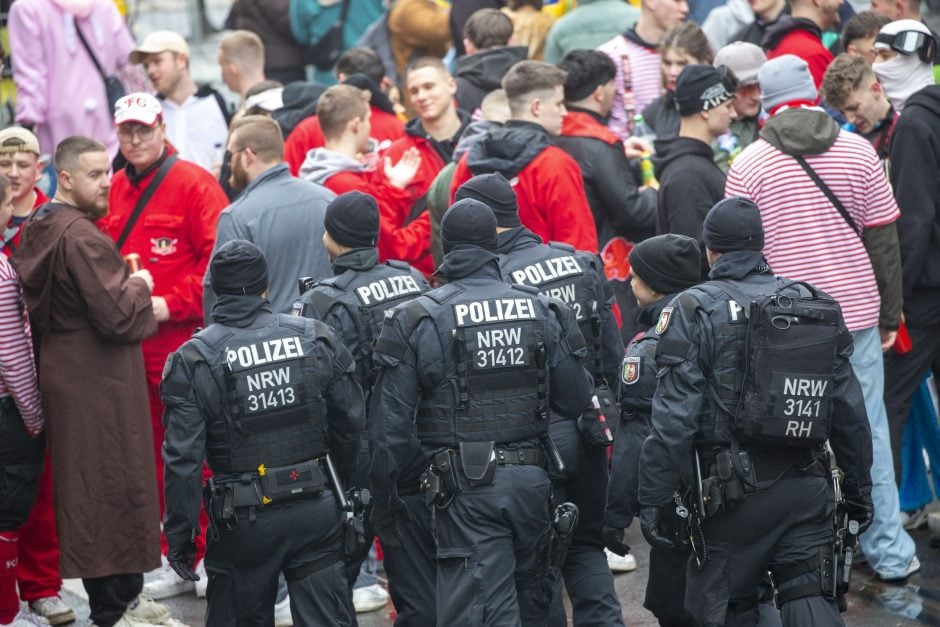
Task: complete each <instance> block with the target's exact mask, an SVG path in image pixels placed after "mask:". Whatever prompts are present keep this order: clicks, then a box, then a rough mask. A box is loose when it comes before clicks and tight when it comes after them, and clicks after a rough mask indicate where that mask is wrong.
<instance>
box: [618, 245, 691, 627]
mask: <svg viewBox="0 0 940 627" xmlns="http://www.w3.org/2000/svg"><path fill="white" fill-rule="evenodd" d="M701 256H702V253H701V251H700V249H699V245H698V242H696V241H695V240H694V239H692V238H691V237H686V236H685V235H674V234H669V235H657V236H656V237H653V238H650V239H647V240H644V241H642V242H640V243H639V244H637V245H636V246H634V247H633V250H631V251H630V274H631V278H630V287H631V289H632V290H633V296H634V298H636V301H637V304H638V306H639V313H638V315H637V323H638V324H639V325H640V327H641V328H643V329H645V331H644V332H641V333H639V334H638V335H637V336H636V337H635V338H634V339H633V341H631V342H630V344H629V345H628V346H627V352H626V355H625V356H624V358H623V363H622V368H621V372H620V382H621V384H622V386H621V390H620V417H619V420H620V426H619V427H618V428H617V435H616V438H615V440H614V452H613V456H612V459H611V466H610V482H609V484H608V489H607V511H606V512H605V515H604V529H603V536H604V541H605V544H606V545H607V548H608V549H609V550H611V551H613V552H614V553H617V554H622V553H625V552H626V551H628V550H629V547H628V546H627V545H625V544H624V543H623V534H624V528H625V527H628V526H629V525H630V523H631V522H632V521H633V518H634V517H635V516H636V515H637V514H638V513H639V503H638V502H637V498H638V496H637V482H638V473H639V463H638V462H639V458H640V449H641V448H642V446H643V441H644V440H646V438H647V436H648V435H649V434H650V414H651V413H652V401H653V393H654V392H655V391H656V356H655V353H656V343H657V341H658V340H659V335H658V334H657V333H656V329H655V328H653V326H654V325H655V324H656V321H657V320H658V319H659V315H660V313H661V312H662V310H663V309H664V308H665V307H666V305H667V304H668V303H669V302H670V301H671V300H672V298H673V296H675V295H676V294H677V293H679V292H681V291H682V290H685V289H687V288H689V287H692V286H693V285H695V284H696V283H698V282H699V280H700V279H701V276H702V271H701ZM670 521H672V519H670ZM688 556H689V550H688V547H680V548H677V549H663V548H659V547H655V546H654V547H651V549H650V564H649V579H648V580H647V583H646V598H645V599H644V601H643V607H645V608H646V609H648V610H649V611H650V612H652V613H653V614H655V615H656V618H657V619H659V621H660V624H661V625H676V626H678V625H693V624H695V620H694V618H693V617H692V615H691V614H689V613H688V612H687V611H686V610H685V608H684V607H683V603H682V601H683V598H684V596H685V563H686V561H687V559H688Z"/></svg>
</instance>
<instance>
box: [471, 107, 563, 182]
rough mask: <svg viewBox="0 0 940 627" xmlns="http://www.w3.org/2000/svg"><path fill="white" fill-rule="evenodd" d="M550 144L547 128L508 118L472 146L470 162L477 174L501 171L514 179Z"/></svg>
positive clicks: (509, 178)
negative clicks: (499, 126) (504, 122)
mask: <svg viewBox="0 0 940 627" xmlns="http://www.w3.org/2000/svg"><path fill="white" fill-rule="evenodd" d="M551 144H552V140H551V138H550V137H549V135H548V131H546V130H545V129H544V128H542V127H541V126H539V125H538V124H535V123H533V122H523V121H521V120H509V121H508V122H506V124H504V125H503V126H502V128H494V129H493V130H492V131H490V133H489V135H488V136H487V137H486V138H485V139H483V141H480V142H477V143H476V144H474V145H473V146H472V147H471V148H470V151H469V152H468V153H467V166H468V167H469V168H470V171H471V172H473V174H474V175H476V174H484V173H487V172H499V173H500V174H502V175H503V176H505V177H506V179H507V180H512V178H513V177H514V176H516V175H517V174H519V173H520V172H521V171H522V170H523V169H524V168H525V167H526V166H527V165H529V162H530V161H532V160H533V159H535V158H536V157H537V156H539V155H540V154H541V153H542V151H543V150H545V149H546V148H548V147H549V146H551Z"/></svg>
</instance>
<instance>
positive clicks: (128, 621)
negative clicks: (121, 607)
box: [114, 613, 151, 627]
mask: <svg viewBox="0 0 940 627" xmlns="http://www.w3.org/2000/svg"><path fill="white" fill-rule="evenodd" d="M150 624H151V623H147V622H144V621H140V620H137V619H135V618H132V617H130V616H128V615H127V613H125V614H124V616H122V617H121V620H119V621H118V622H116V623H114V627H144V626H145V625H150Z"/></svg>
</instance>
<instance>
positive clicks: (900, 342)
mask: <svg viewBox="0 0 940 627" xmlns="http://www.w3.org/2000/svg"><path fill="white" fill-rule="evenodd" d="M913 347H914V345H913V344H911V336H910V335H908V333H907V325H906V324H904V322H903V321H902V322H901V324H900V325H898V337H897V339H896V340H895V341H894V352H895V353H897V354H898V355H903V354H904V353H908V352H910V350H911V349H912V348H913Z"/></svg>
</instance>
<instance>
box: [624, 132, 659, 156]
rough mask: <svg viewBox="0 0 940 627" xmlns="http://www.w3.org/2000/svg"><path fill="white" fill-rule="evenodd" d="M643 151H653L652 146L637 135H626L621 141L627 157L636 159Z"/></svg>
mask: <svg viewBox="0 0 940 627" xmlns="http://www.w3.org/2000/svg"><path fill="white" fill-rule="evenodd" d="M644 152H653V147H652V146H650V145H649V143H647V142H646V141H644V140H642V139H640V138H639V137H628V138H627V139H625V140H624V142H623V154H625V155H626V156H627V159H638V158H640V156H641V155H642V154H643V153H644Z"/></svg>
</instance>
